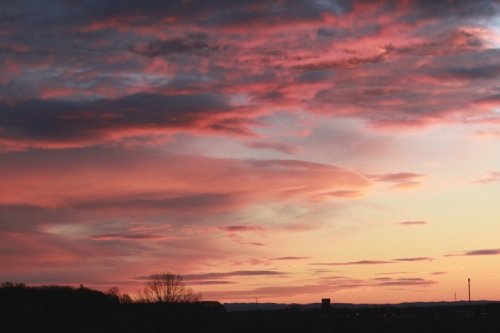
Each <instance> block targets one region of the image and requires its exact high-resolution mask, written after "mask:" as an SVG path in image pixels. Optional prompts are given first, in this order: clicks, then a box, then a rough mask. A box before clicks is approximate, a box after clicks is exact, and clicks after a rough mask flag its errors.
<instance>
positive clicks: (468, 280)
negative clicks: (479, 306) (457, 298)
mask: <svg viewBox="0 0 500 333" xmlns="http://www.w3.org/2000/svg"><path fill="white" fill-rule="evenodd" d="M467 281H468V282H469V305H470V278H468V279H467Z"/></svg>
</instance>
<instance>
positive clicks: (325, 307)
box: [321, 298, 331, 311]
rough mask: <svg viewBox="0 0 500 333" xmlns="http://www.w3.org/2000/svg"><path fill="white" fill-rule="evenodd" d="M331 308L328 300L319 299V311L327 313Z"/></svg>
mask: <svg viewBox="0 0 500 333" xmlns="http://www.w3.org/2000/svg"><path fill="white" fill-rule="evenodd" d="M330 308H331V301H330V299H329V298H322V299H321V310H322V311H328V310H330Z"/></svg>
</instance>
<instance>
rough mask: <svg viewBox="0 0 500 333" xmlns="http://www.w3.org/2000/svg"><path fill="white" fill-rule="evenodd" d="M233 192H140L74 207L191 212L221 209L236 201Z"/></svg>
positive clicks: (89, 201) (96, 200)
mask: <svg viewBox="0 0 500 333" xmlns="http://www.w3.org/2000/svg"><path fill="white" fill-rule="evenodd" d="M234 199H235V197H234V195H233V194H223V193H200V194H188V195H172V194H170V195H169V194H163V195H162V194H156V193H153V194H151V193H140V194H134V195H125V196H120V197H106V198H96V199H93V200H87V201H79V202H75V203H73V204H72V207H73V208H75V209H80V210H90V211H95V210H102V209H104V210H106V209H120V210H141V211H147V210H160V211H171V212H189V211H193V209H196V211H197V212H200V211H205V212H206V211H210V210H220V209H225V208H227V207H228V206H231V205H232V204H233V203H234Z"/></svg>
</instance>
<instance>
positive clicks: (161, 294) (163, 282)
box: [139, 272, 201, 303]
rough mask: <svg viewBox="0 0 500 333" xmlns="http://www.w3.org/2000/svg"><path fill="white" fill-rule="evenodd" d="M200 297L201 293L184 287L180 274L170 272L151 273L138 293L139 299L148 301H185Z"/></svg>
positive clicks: (195, 299) (197, 299) (194, 300)
mask: <svg viewBox="0 0 500 333" xmlns="http://www.w3.org/2000/svg"><path fill="white" fill-rule="evenodd" d="M200 299H201V294H199V293H196V294H195V293H194V292H193V290H192V289H191V288H188V287H186V285H185V284H184V282H183V277H182V275H178V274H172V273H170V272H166V273H158V274H153V275H151V276H150V277H149V280H148V281H147V282H146V285H145V287H144V289H143V290H142V292H141V293H139V300H140V301H143V302H148V303H186V302H197V301H199V300H200Z"/></svg>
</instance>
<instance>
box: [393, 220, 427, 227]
mask: <svg viewBox="0 0 500 333" xmlns="http://www.w3.org/2000/svg"><path fill="white" fill-rule="evenodd" d="M399 224H401V225H404V226H414V225H426V224H429V223H428V222H427V221H404V222H400V223H399Z"/></svg>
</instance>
